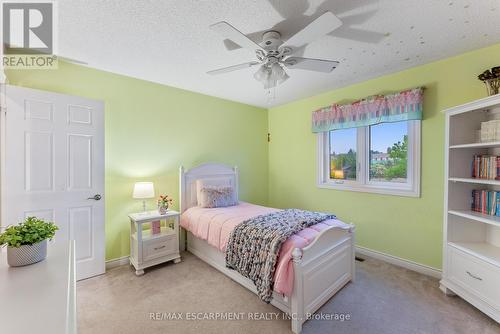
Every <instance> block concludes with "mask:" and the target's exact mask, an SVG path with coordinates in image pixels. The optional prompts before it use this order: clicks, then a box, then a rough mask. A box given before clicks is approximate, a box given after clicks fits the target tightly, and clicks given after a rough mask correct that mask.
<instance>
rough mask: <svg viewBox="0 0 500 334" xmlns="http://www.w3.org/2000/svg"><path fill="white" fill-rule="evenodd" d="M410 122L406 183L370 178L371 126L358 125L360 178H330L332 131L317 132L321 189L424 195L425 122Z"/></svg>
mask: <svg viewBox="0 0 500 334" xmlns="http://www.w3.org/2000/svg"><path fill="white" fill-rule="evenodd" d="M405 122H408V165H407V180H408V182H406V183H394V182H380V181H370V160H369V155H370V127H369V126H365V127H359V128H357V136H356V139H357V140H356V163H357V166H356V180H335V179H331V178H330V132H329V131H326V132H320V133H318V134H317V167H318V171H317V186H318V187H319V188H326V189H335V190H347V191H357V192H368V193H375V194H385V195H395V196H407V197H420V166H421V121H420V120H410V121H405Z"/></svg>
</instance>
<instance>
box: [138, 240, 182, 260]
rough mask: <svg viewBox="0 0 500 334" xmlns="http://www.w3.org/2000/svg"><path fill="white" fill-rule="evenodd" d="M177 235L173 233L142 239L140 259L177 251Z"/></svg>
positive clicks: (153, 257) (157, 256)
mask: <svg viewBox="0 0 500 334" xmlns="http://www.w3.org/2000/svg"><path fill="white" fill-rule="evenodd" d="M178 251H179V250H178V247H177V236H176V235H175V234H172V235H167V236H165V237H162V238H159V239H155V240H148V241H144V242H143V244H142V257H143V258H142V260H143V261H149V260H153V259H156V258H159V257H162V256H165V255H169V254H173V253H177V252H178Z"/></svg>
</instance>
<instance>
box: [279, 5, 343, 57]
mask: <svg viewBox="0 0 500 334" xmlns="http://www.w3.org/2000/svg"><path fill="white" fill-rule="evenodd" d="M341 25H342V21H340V19H339V18H338V17H336V16H335V15H334V14H333V13H332V12H325V13H324V14H323V15H321V16H320V17H318V18H317V19H316V20H314V21H312V22H311V23H309V24H308V25H307V26H305V27H304V28H303V29H302V30H301V31H299V32H298V33H296V34H295V35H293V36H292V37H290V39H289V40H288V41H286V42H285V43H284V44H283V45H281V46H280V49H283V48H284V47H290V48H292V51H293V50H294V49H296V48H300V47H301V46H304V45H306V44H308V43H310V42H312V41H315V40H317V39H318V38H320V37H322V36H324V35H326V34H328V33H330V32H332V31H333V30H335V29H337V28H338V27H340V26H341Z"/></svg>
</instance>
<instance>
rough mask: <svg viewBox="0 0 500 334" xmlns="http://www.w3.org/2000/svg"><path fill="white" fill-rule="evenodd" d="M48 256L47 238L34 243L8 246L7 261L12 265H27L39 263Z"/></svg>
mask: <svg viewBox="0 0 500 334" xmlns="http://www.w3.org/2000/svg"><path fill="white" fill-rule="evenodd" d="M46 257H47V240H43V241H40V242H37V243H36V244H33V245H22V246H21V247H7V263H8V264H9V266H11V267H21V266H27V265H29V264H33V263H37V262H40V261H42V260H44V259H45V258H46Z"/></svg>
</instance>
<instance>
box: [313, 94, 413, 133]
mask: <svg viewBox="0 0 500 334" xmlns="http://www.w3.org/2000/svg"><path fill="white" fill-rule="evenodd" d="M422 104H423V88H421V87H419V88H413V89H409V90H405V91H402V92H399V93H396V94H390V95H376V96H370V97H367V98H364V99H362V100H359V101H356V102H353V103H350V104H343V105H339V104H332V105H330V106H328V107H324V108H321V109H319V110H316V111H315V112H313V115H312V131H313V132H325V131H330V130H338V129H347V128H357V127H361V126H368V125H373V124H378V123H384V122H400V121H408V120H420V119H422Z"/></svg>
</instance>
